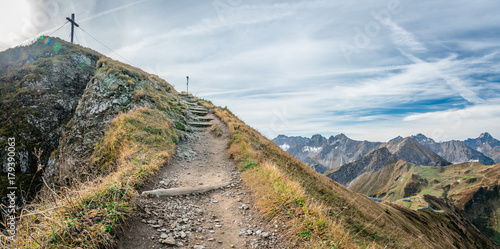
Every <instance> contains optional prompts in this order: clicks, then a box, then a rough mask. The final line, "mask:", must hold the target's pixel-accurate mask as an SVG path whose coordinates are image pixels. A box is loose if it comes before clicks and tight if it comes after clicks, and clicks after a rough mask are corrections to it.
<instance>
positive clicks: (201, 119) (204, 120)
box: [196, 117, 214, 122]
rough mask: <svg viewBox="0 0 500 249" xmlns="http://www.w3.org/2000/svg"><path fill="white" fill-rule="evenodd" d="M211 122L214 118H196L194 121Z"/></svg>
mask: <svg viewBox="0 0 500 249" xmlns="http://www.w3.org/2000/svg"><path fill="white" fill-rule="evenodd" d="M212 120H214V118H209V117H198V118H197V119H196V121H198V122H210V121H212Z"/></svg>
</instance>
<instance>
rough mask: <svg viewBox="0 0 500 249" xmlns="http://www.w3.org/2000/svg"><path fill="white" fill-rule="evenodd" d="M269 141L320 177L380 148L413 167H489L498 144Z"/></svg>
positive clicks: (484, 137) (342, 138)
mask: <svg viewBox="0 0 500 249" xmlns="http://www.w3.org/2000/svg"><path fill="white" fill-rule="evenodd" d="M273 141H274V142H275V143H276V144H278V145H279V146H280V147H281V148H282V149H283V150H285V151H287V152H288V153H290V154H292V155H293V156H295V157H296V158H297V159H299V160H301V161H303V162H305V163H307V164H309V166H311V167H312V168H314V169H315V170H316V171H318V172H319V173H322V174H323V173H325V172H327V171H332V170H336V169H338V168H339V167H340V166H342V165H345V164H349V163H352V162H354V161H356V160H360V159H361V158H362V157H364V156H365V155H367V154H368V153H369V152H371V151H373V150H377V149H380V148H382V147H387V149H388V150H389V152H390V153H391V154H392V155H394V156H395V157H396V158H397V159H399V160H403V161H406V162H410V163H413V164H416V165H425V166H444V165H449V164H457V163H464V162H480V163H482V164H485V165H489V164H493V163H498V162H500V141H499V140H497V139H495V138H493V137H492V136H491V135H490V134H489V133H483V134H481V135H480V136H479V137H478V138H474V139H467V140H465V141H458V140H452V141H445V142H435V141H434V140H433V139H431V138H428V137H426V136H425V135H423V134H417V135H414V136H410V137H406V138H403V137H401V136H398V137H396V138H394V139H391V140H389V142H386V143H381V142H370V141H366V140H365V141H356V140H352V139H350V138H348V137H347V136H346V135H344V134H339V135H336V136H330V137H329V138H325V137H323V136H321V135H314V136H312V137H311V138H307V137H300V136H294V137H288V136H285V135H279V136H278V137H276V138H275V139H273ZM365 161H366V159H365Z"/></svg>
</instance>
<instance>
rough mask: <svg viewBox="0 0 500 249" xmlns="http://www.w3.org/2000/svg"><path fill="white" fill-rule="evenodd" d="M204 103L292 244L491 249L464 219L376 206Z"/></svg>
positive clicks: (264, 208) (248, 180)
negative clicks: (224, 127)
mask: <svg viewBox="0 0 500 249" xmlns="http://www.w3.org/2000/svg"><path fill="white" fill-rule="evenodd" d="M206 105H207V106H209V107H211V108H215V110H216V111H215V113H216V115H218V116H219V117H220V118H221V119H222V120H223V121H224V122H226V124H227V125H228V127H229V130H230V132H231V134H232V139H231V140H230V142H229V143H228V146H229V155H230V156H231V157H232V158H234V159H235V160H237V161H238V162H240V168H241V170H242V171H243V173H242V177H243V179H244V180H245V181H246V183H247V184H248V185H249V186H250V187H251V188H252V189H253V190H254V194H255V197H256V198H257V199H258V200H259V203H258V204H259V208H260V210H261V212H262V213H263V214H264V215H265V216H266V217H267V218H268V219H271V220H276V221H280V222H283V223H285V224H286V227H287V228H288V237H289V238H290V240H289V241H290V246H292V247H293V246H295V247H297V248H332V247H334V248H358V247H361V248H365V247H379V246H381V247H390V248H487V247H493V244H492V242H491V241H489V240H488V239H487V238H486V237H484V236H483V235H482V234H480V233H479V231H478V230H477V229H475V228H474V227H473V226H472V225H471V224H470V223H469V222H468V221H467V219H466V218H465V217H463V216H460V214H453V215H451V214H447V213H437V212H434V211H431V210H423V211H413V210H409V209H406V208H402V207H400V206H398V205H393V204H390V203H387V204H385V203H376V202H373V201H371V200H370V199H368V198H367V197H365V196H363V195H360V194H356V193H354V192H352V191H350V190H348V189H346V188H345V187H343V186H342V185H340V184H338V183H336V182H334V181H332V180H330V179H329V178H327V177H325V176H323V175H320V174H318V173H316V172H314V170H312V169H311V168H310V167H308V166H307V165H305V164H304V163H302V162H300V161H298V160H297V159H295V158H294V157H293V156H291V155H289V154H288V153H285V152H283V150H281V149H280V148H279V147H278V146H277V145H276V144H275V143H273V142H271V141H269V140H267V139H266V138H264V137H262V136H261V135H260V134H259V133H258V132H256V131H255V130H253V129H251V128H250V127H248V126H246V125H245V124H244V123H243V122H242V121H240V120H239V119H238V118H237V117H236V116H234V115H233V114H232V113H231V112H230V111H228V110H226V109H221V108H217V107H214V106H212V105H210V103H206ZM443 205H445V204H443Z"/></svg>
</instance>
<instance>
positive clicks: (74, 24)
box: [66, 14, 80, 43]
mask: <svg viewBox="0 0 500 249" xmlns="http://www.w3.org/2000/svg"><path fill="white" fill-rule="evenodd" d="M66 20H68V21H69V22H71V43H73V35H74V34H75V26H77V27H80V25H78V24H77V23H76V22H75V14H71V19H69V17H66Z"/></svg>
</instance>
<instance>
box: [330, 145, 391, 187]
mask: <svg viewBox="0 0 500 249" xmlns="http://www.w3.org/2000/svg"><path fill="white" fill-rule="evenodd" d="M397 161H398V159H397V158H396V157H395V156H394V155H393V154H391V152H389V149H387V148H386V147H382V148H380V149H376V150H374V151H372V152H370V153H368V154H367V155H365V156H364V157H362V158H361V159H359V160H357V161H354V162H352V163H348V164H346V165H343V166H341V167H340V168H339V169H338V170H336V171H335V172H333V173H330V174H327V175H326V176H327V177H329V178H331V179H333V180H335V181H336V182H338V183H340V184H342V185H347V184H348V183H349V182H351V181H352V180H354V179H356V178H357V177H358V176H360V175H362V174H364V173H365V172H375V171H378V170H380V169H381V168H382V167H384V166H385V165H386V164H389V163H395V162H397Z"/></svg>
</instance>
